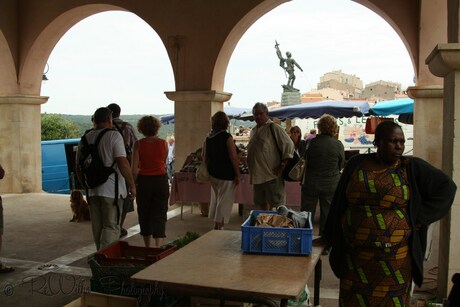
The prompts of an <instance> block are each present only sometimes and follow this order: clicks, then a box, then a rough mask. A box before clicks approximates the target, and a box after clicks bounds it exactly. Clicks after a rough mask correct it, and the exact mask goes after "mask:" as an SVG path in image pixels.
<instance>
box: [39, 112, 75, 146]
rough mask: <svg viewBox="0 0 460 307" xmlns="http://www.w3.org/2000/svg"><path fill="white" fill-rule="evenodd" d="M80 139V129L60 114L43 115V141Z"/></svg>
mask: <svg viewBox="0 0 460 307" xmlns="http://www.w3.org/2000/svg"><path fill="white" fill-rule="evenodd" d="M79 137H80V128H79V126H78V125H76V124H75V123H74V122H73V121H70V120H68V119H66V118H64V117H62V116H61V115H59V114H42V141H47V140H60V139H72V138H79Z"/></svg>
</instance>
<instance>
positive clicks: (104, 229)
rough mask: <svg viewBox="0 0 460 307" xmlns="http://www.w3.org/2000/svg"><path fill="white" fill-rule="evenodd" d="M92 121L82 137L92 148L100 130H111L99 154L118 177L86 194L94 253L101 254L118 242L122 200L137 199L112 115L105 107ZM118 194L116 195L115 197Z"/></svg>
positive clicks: (102, 141)
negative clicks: (90, 128)
mask: <svg viewBox="0 0 460 307" xmlns="http://www.w3.org/2000/svg"><path fill="white" fill-rule="evenodd" d="M93 119H94V126H95V128H94V129H93V130H91V131H89V132H88V133H87V134H85V137H86V139H87V141H88V143H89V144H94V143H95V141H96V139H97V137H98V136H99V134H100V133H101V132H102V131H103V130H105V129H110V130H109V131H107V132H105V134H104V135H103V136H102V138H101V140H100V142H99V145H98V152H99V156H100V157H101V159H102V162H103V164H104V165H105V166H106V167H112V166H113V169H114V170H115V172H116V173H117V176H116V174H115V173H112V174H111V175H110V176H109V177H108V180H107V181H106V182H105V183H103V184H102V185H100V186H97V187H95V188H90V189H88V191H87V192H88V194H87V195H88V203H89V208H90V214H91V223H92V230H93V237H94V242H95V244H96V248H97V250H100V249H103V248H105V247H107V246H108V245H110V244H112V243H113V242H115V241H117V240H118V239H119V237H120V223H119V221H120V215H121V214H120V212H121V207H122V205H123V200H124V198H130V199H132V200H133V199H134V198H135V197H136V186H135V184H134V180H133V177H132V174H131V169H130V167H129V162H128V159H127V158H126V150H125V147H124V143H123V138H122V137H121V135H120V133H119V132H118V131H116V130H113V124H112V111H111V110H110V109H109V108H106V107H102V108H99V109H97V110H96V112H95V113H94V115H93ZM83 146H84V145H83V144H82V142H80V143H79V144H78V149H77V161H79V160H80V156H81V154H82V147H83ZM77 166H78V167H77V176H78V179H79V181H80V183H81V184H82V186H85V184H84V180H83V173H82V169H81V168H80V167H79V165H78V163H77ZM116 177H118V179H117V178H116ZM116 184H117V187H116V186H115V185H116ZM127 187H128V189H127ZM117 190H118V195H116V191H117ZM115 200H117V201H115Z"/></svg>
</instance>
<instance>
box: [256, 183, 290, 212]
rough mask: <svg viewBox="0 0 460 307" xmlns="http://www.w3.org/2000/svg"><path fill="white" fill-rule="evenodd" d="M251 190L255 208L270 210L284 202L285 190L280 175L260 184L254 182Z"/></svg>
mask: <svg viewBox="0 0 460 307" xmlns="http://www.w3.org/2000/svg"><path fill="white" fill-rule="evenodd" d="M253 192H254V208H255V209H259V210H260V209H263V210H271V209H272V208H273V207H275V208H276V207H278V206H280V205H284V204H286V192H285V190H284V179H283V178H282V177H278V178H277V179H273V180H270V181H267V182H264V183H261V184H254V185H253ZM267 204H268V207H267Z"/></svg>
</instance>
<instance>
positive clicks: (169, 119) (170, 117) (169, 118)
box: [160, 114, 174, 125]
mask: <svg viewBox="0 0 460 307" xmlns="http://www.w3.org/2000/svg"><path fill="white" fill-rule="evenodd" d="M160 121H161V123H162V124H163V125H168V124H174V114H167V115H163V116H161V117H160Z"/></svg>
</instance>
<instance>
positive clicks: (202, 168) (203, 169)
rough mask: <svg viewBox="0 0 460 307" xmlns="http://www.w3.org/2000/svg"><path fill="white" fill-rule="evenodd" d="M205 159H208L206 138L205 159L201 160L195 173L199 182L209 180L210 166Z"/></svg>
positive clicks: (204, 146) (204, 145)
mask: <svg viewBox="0 0 460 307" xmlns="http://www.w3.org/2000/svg"><path fill="white" fill-rule="evenodd" d="M205 159H206V140H205V141H204V144H203V161H201V163H200V165H199V166H198V167H197V169H196V173H195V179H196V181H197V182H198V183H206V182H208V181H209V172H208V166H207V165H206V161H205Z"/></svg>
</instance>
